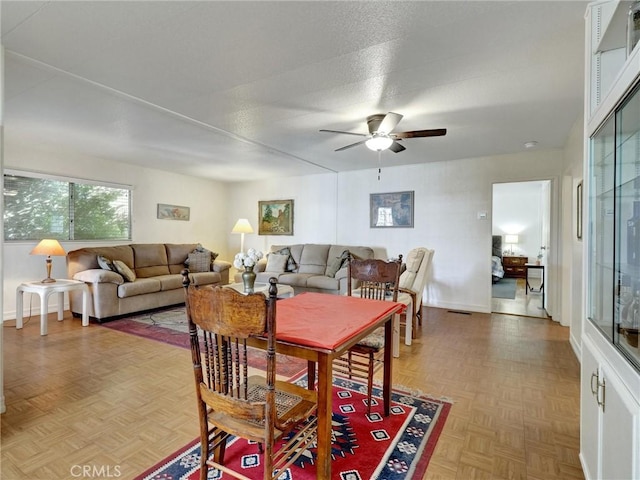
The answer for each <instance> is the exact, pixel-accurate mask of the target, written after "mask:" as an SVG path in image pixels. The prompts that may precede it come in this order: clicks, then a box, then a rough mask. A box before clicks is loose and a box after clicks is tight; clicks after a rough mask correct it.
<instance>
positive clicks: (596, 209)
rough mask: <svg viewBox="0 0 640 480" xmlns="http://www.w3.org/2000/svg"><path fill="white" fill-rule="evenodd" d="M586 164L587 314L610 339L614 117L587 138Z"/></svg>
mask: <svg viewBox="0 0 640 480" xmlns="http://www.w3.org/2000/svg"><path fill="white" fill-rule="evenodd" d="M590 149H591V151H590V164H589V175H590V178H589V186H590V188H589V197H588V208H589V215H588V218H589V223H588V230H587V231H588V235H589V249H590V251H589V282H588V285H589V287H588V288H589V295H588V298H589V303H588V305H587V308H588V311H587V315H588V317H589V319H590V320H591V322H593V323H594V324H595V325H596V326H597V327H598V328H599V329H600V330H601V331H602V333H603V334H604V335H606V336H607V337H608V338H609V339H610V340H611V339H612V336H613V312H614V291H613V288H612V285H613V282H614V279H615V276H614V265H613V261H614V258H613V244H614V237H613V232H614V196H613V195H614V178H615V175H614V174H615V170H614V167H615V117H614V116H610V117H609V118H608V119H607V121H606V122H605V123H604V124H603V125H602V126H601V127H600V129H598V131H597V132H596V134H595V135H594V136H593V137H591V145H590Z"/></svg>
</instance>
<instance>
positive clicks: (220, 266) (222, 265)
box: [212, 260, 231, 273]
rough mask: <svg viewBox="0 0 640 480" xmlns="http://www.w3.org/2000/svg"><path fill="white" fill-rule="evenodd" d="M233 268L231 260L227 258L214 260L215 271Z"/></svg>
mask: <svg viewBox="0 0 640 480" xmlns="http://www.w3.org/2000/svg"><path fill="white" fill-rule="evenodd" d="M230 268H231V262H227V261H225V260H215V261H214V262H213V269H212V270H213V271H214V272H218V273H220V272H225V271H227V270H229V269H230Z"/></svg>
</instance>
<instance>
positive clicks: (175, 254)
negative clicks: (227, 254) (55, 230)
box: [67, 243, 231, 321]
mask: <svg viewBox="0 0 640 480" xmlns="http://www.w3.org/2000/svg"><path fill="white" fill-rule="evenodd" d="M206 252H209V256H207V254H206ZM215 256H216V255H215V254H213V253H212V252H210V251H208V250H206V249H204V248H202V247H201V246H200V245H199V244H195V243H193V244H169V243H166V244H165V243H145V244H142V243H140V244H130V245H117V246H112V247H88V248H81V249H79V250H73V251H71V252H69V253H68V254H67V275H68V278H71V279H74V280H80V281H83V282H85V283H87V284H88V285H89V291H90V301H89V306H88V308H89V312H88V313H89V316H91V317H92V318H96V319H98V320H99V321H103V320H104V319H109V318H112V317H118V316H121V315H127V314H130V313H134V312H141V311H144V310H151V309H154V308H159V307H165V306H169V305H177V304H180V303H184V289H183V287H182V276H181V275H180V272H181V270H183V269H184V268H185V266H188V267H189V270H190V271H191V278H192V282H193V283H194V284H196V285H210V284H211V285H225V284H227V283H229V269H230V268H231V263H229V262H225V261H221V260H217V259H216V258H215ZM207 259H208V260H207ZM123 265H124V266H123ZM69 305H70V309H71V312H72V313H73V314H74V315H78V314H80V313H81V312H82V292H79V291H72V292H69Z"/></svg>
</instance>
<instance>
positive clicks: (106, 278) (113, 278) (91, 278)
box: [73, 268, 124, 285]
mask: <svg viewBox="0 0 640 480" xmlns="http://www.w3.org/2000/svg"><path fill="white" fill-rule="evenodd" d="M73 279H74V280H80V281H81V282H85V283H115V284H116V285H122V284H123V283H124V278H122V275H120V274H119V273H116V272H112V271H111V270H103V269H102V268H93V269H90V270H82V271H80V272H78V273H76V274H75V275H74V276H73Z"/></svg>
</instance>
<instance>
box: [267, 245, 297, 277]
mask: <svg viewBox="0 0 640 480" xmlns="http://www.w3.org/2000/svg"><path fill="white" fill-rule="evenodd" d="M273 253H278V254H280V255H286V256H287V268H286V269H285V271H286V272H294V271H295V270H296V268H298V264H297V263H296V261H295V260H294V259H293V255H291V250H289V247H284V248H281V249H280V250H278V251H276V252H273Z"/></svg>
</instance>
